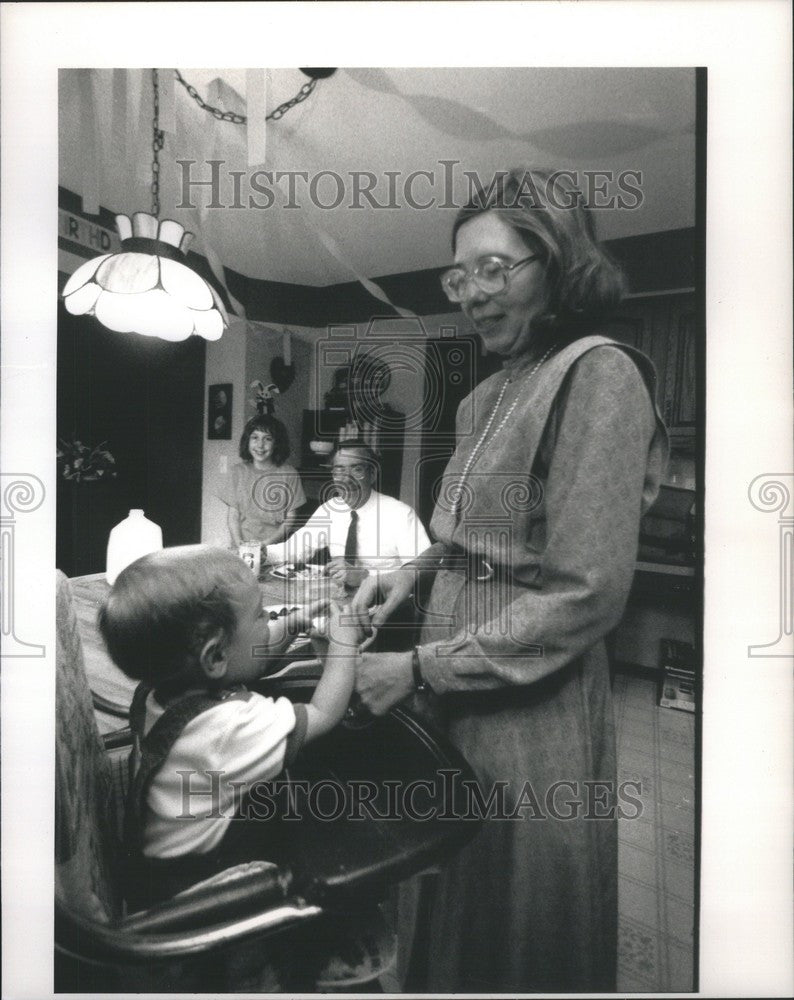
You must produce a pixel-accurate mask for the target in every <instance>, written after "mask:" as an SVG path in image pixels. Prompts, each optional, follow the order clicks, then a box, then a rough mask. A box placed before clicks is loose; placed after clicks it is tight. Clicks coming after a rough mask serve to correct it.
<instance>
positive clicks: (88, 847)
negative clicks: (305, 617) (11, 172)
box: [55, 573, 477, 993]
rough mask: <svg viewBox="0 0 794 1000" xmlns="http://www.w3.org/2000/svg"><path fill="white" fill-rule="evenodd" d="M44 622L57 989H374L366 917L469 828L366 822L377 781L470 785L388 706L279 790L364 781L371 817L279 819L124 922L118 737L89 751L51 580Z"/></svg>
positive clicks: (85, 695)
mask: <svg viewBox="0 0 794 1000" xmlns="http://www.w3.org/2000/svg"><path fill="white" fill-rule="evenodd" d="M57 615H58V622H57V637H58V641H57V712H56V715H57V731H56V772H57V773H56V845H55V852H56V865H55V870H56V875H55V989H56V992H122V991H123V992H158V993H160V992H174V991H178V992H186V993H191V992H201V993H206V992H240V991H245V992H278V991H287V990H289V991H295V992H298V991H300V992H306V991H312V990H321V991H326V990H337V991H338V990H340V989H351V988H353V989H356V988H358V989H360V984H364V983H367V982H372V981H374V980H375V979H376V978H377V976H378V974H379V973H381V972H382V971H383V970H384V967H385V966H386V965H387V964H388V962H389V960H390V959H391V958H392V957H393V955H392V952H393V944H394V942H393V936H392V935H391V934H390V933H389V932H388V930H387V928H386V925H385V923H384V922H383V920H382V917H381V912H380V910H379V909H378V903H379V902H380V901H381V900H382V899H383V898H384V897H385V895H386V892H387V890H388V888H389V886H391V885H393V884H394V883H395V882H397V881H399V880H401V879H403V878H407V877H408V876H410V875H412V874H415V873H417V872H419V871H422V870H423V869H425V868H426V867H427V866H428V865H432V864H434V863H438V862H439V861H441V860H443V858H444V857H446V856H448V855H449V854H450V853H451V852H453V851H455V850H456V849H457V848H458V847H459V846H462V844H463V843H464V842H465V841H467V840H468V839H469V838H470V837H471V836H472V835H473V834H474V833H475V831H476V828H477V827H476V824H472V823H471V822H464V821H457V822H456V821H454V820H453V821H450V820H448V819H447V820H435V821H429V822H412V821H411V820H410V819H409V818H406V817H403V818H402V819H394V818H393V817H392V818H388V819H384V820H382V821H381V820H380V819H379V818H378V817H379V815H382V814H383V812H384V810H386V808H387V804H386V802H385V798H384V795H385V792H386V790H387V786H386V785H385V784H384V782H386V780H387V779H390V780H392V781H397V782H400V783H402V785H403V786H405V785H406V784H408V783H410V782H412V781H417V780H423V779H424V780H430V779H431V778H436V779H437V778H438V771H439V769H448V770H449V771H454V772H456V773H457V775H458V778H461V777H463V778H472V777H473V775H472V774H471V772H470V770H469V768H468V766H467V765H466V763H465V761H463V760H462V758H461V757H460V756H459V755H458V754H457V753H456V752H455V750H454V749H453V748H452V747H451V746H447V745H446V744H445V743H444V741H443V740H441V739H440V738H439V737H437V736H435V735H433V734H431V733H430V732H428V731H427V730H426V729H425V728H424V727H423V726H421V725H420V724H419V723H418V722H417V721H416V720H415V719H413V718H412V717H411V716H410V715H409V714H408V713H407V712H403V711H401V710H395V711H394V712H392V713H390V714H389V715H388V716H386V717H384V718H383V719H378V720H375V721H374V722H373V723H372V724H371V725H367V726H364V727H363V728H361V729H345V728H344V727H341V728H339V729H337V730H336V731H335V732H334V733H331V734H329V735H328V736H326V737H325V738H324V739H323V740H321V741H318V742H317V743H316V744H312V745H311V747H310V748H307V752H306V753H305V754H304V755H303V756H302V757H301V758H300V761H299V763H298V765H296V766H295V767H293V768H291V769H290V772H289V774H287V775H286V778H287V779H288V784H289V783H291V784H290V787H298V785H297V783H298V782H303V783H306V786H307V787H310V788H314V787H315V786H316V785H317V784H318V783H323V782H324V783H326V784H327V783H328V782H329V781H331V780H332V781H334V782H336V783H337V784H338V785H339V786H340V787H344V788H347V789H349V788H355V787H358V786H357V785H356V782H369V783H370V784H374V786H375V787H376V794H375V796H374V799H373V798H372V797H370V798H371V799H372V802H373V806H372V807H371V808H370V809H369V812H367V810H364V815H362V817H361V819H360V820H356V819H349V818H347V813H345V814H344V815H340V816H338V817H337V818H336V819H333V818H332V819H329V820H324V821H317V820H316V819H312V817H311V816H310V815H308V814H306V815H303V816H302V818H301V820H300V822H297V823H296V822H295V821H294V820H289V819H288V818H285V817H283V816H279V817H278V818H277V822H276V824H275V825H272V824H270V823H268V824H267V829H266V830H264V828H263V837H264V833H265V832H266V833H267V847H268V850H269V848H270V846H271V841H272V847H273V850H272V854H270V855H269V856H271V857H272V861H253V862H250V863H247V864H241V865H237V866H235V867H234V868H232V869H228V870H227V871H225V872H222V873H220V875H218V876H215V877H214V878H212V879H208V880H206V881H205V882H202V883H200V884H199V885H197V886H193V887H191V888H190V889H189V890H188V891H187V892H184V893H180V894H179V895H177V896H174V897H173V898H171V899H168V900H166V901H165V902H164V903H160V904H158V905H157V906H153V907H151V908H150V909H148V910H145V911H142V912H138V913H128V912H126V907H125V901H124V899H123V898H122V894H121V890H120V885H121V879H120V847H119V837H118V830H119V805H118V800H119V796H120V795H121V794H122V792H123V788H120V785H122V784H123V782H120V781H119V780H114V765H113V758H112V757H111V756H110V755H109V753H108V748H109V747H115V749H114V750H113V752H114V753H115V754H116V755H117V757H116V772H117V774H116V778H117V779H118V777H119V775H120V774H122V773H124V771H125V767H124V765H125V763H126V761H125V759H124V755H125V754H126V753H127V752H128V747H129V744H128V743H127V742H126V735H125V733H124V731H122V734H121V735H120V736H119V735H117V734H113V735H111V736H110V737H105V739H104V745H103V741H102V740H101V739H100V736H99V733H98V730H97V727H96V722H95V719H94V713H93V707H92V698H91V693H90V691H89V688H88V684H87V681H86V678H85V671H84V666H83V656H82V646H81V641H80V636H79V633H78V631H77V623H76V619H75V615H74V610H73V607H72V604H71V595H70V588H69V582H68V580H67V579H66V578H65V577H64V576H63V574H61V573H59V574H58V587H57ZM299 673H300V672H299V671H298V672H293V674H292V676H291V678H289V679H286V680H285V679H281V680H275V681H271V682H270V688H271V689H272V690H274V691H275V692H276V693H284V694H286V695H288V696H289V697H291V698H293V700H306V699H307V698H308V697H309V696H310V693H311V690H312V688H311V684H312V681H311V680H309V679H306V678H304V679H300V677H299V676H297V677H296V674H298V675H299ZM265 686H266V687H267V684H266V685H265ZM450 794H451V791H450V788H448V787H446V785H445V786H444V787H443V789H441V790H440V791H439V793H438V795H437V796H436V799H437V801H435V803H434V804H433V803H428V801H427V798H425V799H424V800H423V802H422V805H423V806H424V807H425V808H427V807H428V804H430V805H431V806H433V805H434V807H435V808H436V809H437V810H438V809H443V808H444V806H445V804H448V803H447V797H448V796H449V795H450ZM349 804H350V803H346V804H345V805H346V807H347V805H349ZM378 809H380V810H381V812H380V813H378ZM264 853H266V852H264ZM308 955H314V956H315V963H314V966H311V965H310V964H309V963H308V960H307V956H308Z"/></svg>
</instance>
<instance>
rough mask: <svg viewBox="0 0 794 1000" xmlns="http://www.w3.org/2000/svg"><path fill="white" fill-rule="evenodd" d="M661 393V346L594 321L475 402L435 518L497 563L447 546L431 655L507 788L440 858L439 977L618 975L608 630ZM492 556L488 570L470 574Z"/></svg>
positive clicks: (471, 754) (434, 967)
mask: <svg viewBox="0 0 794 1000" xmlns="http://www.w3.org/2000/svg"><path fill="white" fill-rule="evenodd" d="M505 376H507V377H508V378H509V379H510V382H509V384H508V386H507V389H506V392H505V394H504V396H503V398H502V400H501V403H500V405H499V408H498V411H497V413H496V415H495V418H494V420H493V422H492V424H491V429H490V431H489V434H488V435H487V437H486V439H485V441H484V442H483V445H482V447H481V448H480V450H479V452H478V454H477V456H476V458H475V460H474V461H473V462H472V463H471V465H470V468H469V470H468V473H467V475H466V477H465V486H464V491H463V494H462V502H461V505H460V508H461V509H460V511H459V512H456V511H455V509H454V505H453V504H452V502H451V500H452V497H453V495H454V492H455V489H454V486H455V484H457V483H458V482H459V480H460V476H461V473H462V472H463V470H464V468H465V465H466V462H467V459H468V458H469V456H470V454H471V452H472V450H473V449H474V447H475V444H476V442H477V441H478V440H479V439H480V436H481V434H482V432H483V429H484V428H485V426H486V425H487V423H488V420H489V417H490V416H491V414H492V412H493V409H494V405H495V403H496V401H497V398H498V396H499V392H500V390H501V388H502V385H503V383H504V381H505ZM653 395H654V374H653V368H652V366H651V364H650V362H649V361H648V360H647V359H646V358H645V357H644V355H641V354H640V353H639V352H635V351H633V350H632V349H629V348H625V347H623V346H622V345H617V344H613V343H612V342H610V341H607V340H606V339H605V338H601V337H586V338H583V339H581V340H578V341H575V342H574V343H573V344H570V345H568V346H567V347H565V348H563V349H562V350H560V351H559V352H558V353H557V354H556V355H553V356H552V357H551V358H550V359H549V360H548V361H546V363H545V364H544V365H543V366H542V367H541V368H540V369H539V370H538V371H537V372H536V373H534V374H533V373H532V365H531V363H530V362H529V361H527V360H519V361H518V362H510V363H507V364H506V365H505V372H504V373H501V372H500V373H497V374H496V375H494V376H492V377H491V378H489V379H487V380H486V381H485V382H483V383H482V384H481V385H480V386H478V387H477V388H476V389H475V390H474V392H473V393H472V394H471V395H470V396H469V397H467V399H466V400H464V401H463V403H462V404H461V407H460V410H459V413H458V420H457V429H458V441H459V444H458V448H457V450H456V452H455V454H454V456H453V457H452V459H451V460H450V463H449V465H448V467H447V471H446V473H445V481H444V484H442V488H441V490H440V493H439V497H440V499H439V502H438V505H437V508H436V511H435V514H434V517H433V521H432V524H431V533H432V534H433V535H434V537H435V538H436V539H437V540H438V541H439V542H442V543H445V544H446V546H447V547H449V546H460V547H461V548H462V549H464V550H465V551H466V552H467V553H472V552H478V553H479V554H480V555H481V556H483V557H484V558H485V560H486V561H487V563H488V565H487V566H485V565H484V564H482V563H480V564H477V565H476V566H475V567H473V569H472V571H471V572H470V573H468V574H467V573H465V572H461V570H460V568H459V567H454V566H453V568H452V569H445V568H444V566H445V565H446V563H447V562H449V560H448V559H447V560H446V561H445V564H442V566H441V568H440V569H439V570H438V572H437V573H436V576H435V581H434V584H433V588H432V593H431V596H430V599H429V604H428V607H427V609H426V612H427V613H426V619H425V620H426V624H425V626H424V630H423V635H422V645H421V646H420V647H419V659H420V665H421V670H422V674H423V676H424V678H425V680H426V681H427V682H428V683H429V685H430V687H431V689H432V695H431V697H432V698H433V699H434V701H435V706H436V710H440V713H441V717H442V718H443V721H444V724H445V726H446V729H447V732H448V733H449V735H450V736H451V738H452V741H453V742H454V743H455V744H456V745H457V746H458V748H459V749H460V750H461V751H462V753H463V754H464V756H465V757H466V758H467V759H468V760H469V762H470V763H471V764H472V766H473V768H474V771H475V773H476V774H477V776H478V780H479V783H480V787H481V789H482V791H483V798H484V800H485V801H486V802H487V798H488V795H489V794H490V793H491V792H492V791H493V790H494V788H496V789H497V795H498V796H502V798H501V799H496V800H494V802H495V804H494V807H493V808H494V809H496V810H497V814H492V816H491V818H486V820H485V822H484V823H483V826H482V828H481V830H480V831H479V832H478V834H477V835H476V837H475V838H474V840H473V841H472V842H471V843H470V844H469V845H468V846H467V847H466V848H465V849H464V850H463V851H462V852H461V853H460V854H459V855H458V856H456V857H455V858H454V859H453V860H452V861H451V863H450V864H449V865H448V866H446V867H445V868H444V869H443V870H442V873H441V876H440V879H439V882H438V886H437V889H436V895H435V899H434V902H433V908H432V916H431V926H430V942H429V948H430V955H429V977H430V979H429V983H428V989H429V990H430V991H432V992H445V993H446V992H484V993H489V992H528V991H537V990H549V991H551V990H558V991H560V990H566V991H608V990H614V989H615V967H616V956H617V820H616V815H617V812H616V809H617V808H618V807H619V806H620V802H619V800H618V797H617V794H616V792H617V789H616V780H617V777H616V762H615V741H614V722H613V715H612V703H611V695H610V683H609V670H608V663H607V656H606V651H605V646H604V637H605V636H607V635H608V633H609V632H610V631H611V630H612V629H613V628H614V627H615V626H616V625H617V624H618V622H619V621H620V618H621V616H622V614H623V611H624V607H625V603H626V599H627V597H628V593H629V589H630V585H631V581H632V575H633V571H634V563H635V559H636V552H637V544H638V534H639V523H640V517H641V515H642V513H643V512H644V511H645V510H646V509H647V508H648V506H649V505H650V504H651V503H652V502H653V500H654V498H655V496H656V494H657V491H658V487H659V483H660V480H661V477H662V475H663V473H664V468H665V465H666V459H667V436H666V432H665V429H664V426H663V425H662V422H661V419H660V418H659V416H658V411H657V410H656V407H655V403H654V401H653ZM516 400H517V402H516V403H515V406H514V408H513V409H512V410H511V406H512V405H513V402H514V401H516ZM508 412H509V415H508V416H507V419H506V420H505V421H504V423H503V422H502V421H503V418H504V417H505V415H506V414H508ZM465 561H466V560H465V557H464V562H465ZM489 567H491V568H493V569H494V575H493V576H492V578H491V579H489V580H479V581H478V580H476V579H474V578H473V577H476V576H484V575H488V572H489ZM600 782H604V783H605V784H604V785H600V784H599V783H600ZM595 800H597V801H595ZM519 807H520V808H519ZM499 814H501V818H500V815H499ZM511 814H512V818H506V817H508V816H511Z"/></svg>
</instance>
